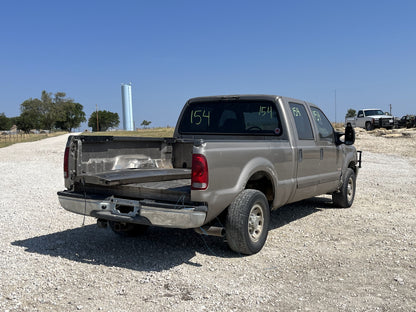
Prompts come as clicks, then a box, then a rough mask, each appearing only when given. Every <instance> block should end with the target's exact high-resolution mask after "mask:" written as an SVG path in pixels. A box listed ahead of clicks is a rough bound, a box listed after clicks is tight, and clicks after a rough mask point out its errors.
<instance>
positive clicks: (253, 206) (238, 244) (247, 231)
mask: <svg viewBox="0 0 416 312" xmlns="http://www.w3.org/2000/svg"><path fill="white" fill-rule="evenodd" d="M269 223H270V208H269V204H268V202H267V199H266V196H264V194H263V193H262V192H260V191H257V190H251V189H247V190H244V191H242V192H241V193H240V194H239V195H238V196H237V197H236V198H235V199H234V200H233V202H232V203H231V205H230V206H229V207H228V214H227V219H226V223H225V236H226V239H227V243H228V246H229V247H230V248H231V249H232V250H233V251H235V252H238V253H241V254H245V255H252V254H255V253H257V252H259V251H260V250H261V249H262V248H263V246H264V243H265V242H266V239H267V234H268V230H269Z"/></svg>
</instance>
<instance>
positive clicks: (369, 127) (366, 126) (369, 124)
mask: <svg viewBox="0 0 416 312" xmlns="http://www.w3.org/2000/svg"><path fill="white" fill-rule="evenodd" d="M365 130H367V131H371V130H373V125H372V124H371V122H369V121H367V122H366V123H365Z"/></svg>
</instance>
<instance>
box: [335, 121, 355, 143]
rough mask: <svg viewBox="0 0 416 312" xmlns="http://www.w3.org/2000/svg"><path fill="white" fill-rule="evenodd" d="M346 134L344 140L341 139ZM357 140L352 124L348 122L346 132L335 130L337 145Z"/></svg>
mask: <svg viewBox="0 0 416 312" xmlns="http://www.w3.org/2000/svg"><path fill="white" fill-rule="evenodd" d="M342 136H344V141H342V140H341V137H342ZM354 142H355V131H354V128H353V127H352V126H351V124H348V125H347V126H346V127H345V133H342V132H335V143H336V144H337V145H341V144H345V145H353V144H354Z"/></svg>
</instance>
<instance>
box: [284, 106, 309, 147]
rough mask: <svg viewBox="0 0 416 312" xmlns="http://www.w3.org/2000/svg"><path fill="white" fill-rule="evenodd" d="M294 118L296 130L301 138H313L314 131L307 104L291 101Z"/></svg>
mask: <svg viewBox="0 0 416 312" xmlns="http://www.w3.org/2000/svg"><path fill="white" fill-rule="evenodd" d="M289 106H290V110H291V111H292V114H293V118H294V119H295V125H296V130H297V132H298V138H299V140H313V139H314V138H313V132H312V127H311V122H310V120H309V116H308V114H307V112H306V109H305V106H303V105H302V104H297V103H289Z"/></svg>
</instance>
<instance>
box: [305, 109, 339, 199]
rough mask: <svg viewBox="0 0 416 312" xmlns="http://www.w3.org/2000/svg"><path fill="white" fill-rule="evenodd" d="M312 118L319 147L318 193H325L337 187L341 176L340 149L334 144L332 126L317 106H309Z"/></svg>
mask: <svg viewBox="0 0 416 312" xmlns="http://www.w3.org/2000/svg"><path fill="white" fill-rule="evenodd" d="M310 108H311V112H312V119H313V123H314V126H315V127H316V132H317V134H318V137H317V143H316V144H317V145H318V147H319V154H320V162H319V172H320V173H319V174H320V176H319V186H318V190H317V191H318V193H327V192H330V191H333V190H335V189H336V188H337V186H338V182H339V180H340V177H341V151H340V148H339V147H338V146H337V145H336V144H335V133H334V128H333V127H332V125H331V123H330V122H329V120H328V118H326V116H325V114H324V113H323V112H322V111H321V110H320V109H319V108H317V107H315V106H311V107H310Z"/></svg>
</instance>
